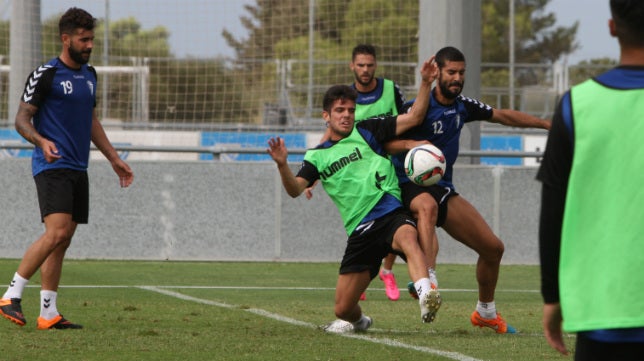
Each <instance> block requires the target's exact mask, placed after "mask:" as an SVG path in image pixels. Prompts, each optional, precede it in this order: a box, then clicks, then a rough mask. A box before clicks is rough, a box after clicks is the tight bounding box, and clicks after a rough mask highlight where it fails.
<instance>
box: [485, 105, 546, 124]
mask: <svg viewBox="0 0 644 361" xmlns="http://www.w3.org/2000/svg"><path fill="white" fill-rule="evenodd" d="M488 121H489V122H492V123H499V124H503V125H507V126H509V127H517V128H542V129H550V124H551V123H552V122H551V121H550V120H547V119H541V118H537V117H535V116H533V115H530V114H527V113H524V112H520V111H518V110H512V109H494V110H493V111H492V118H490V119H489V120H488Z"/></svg>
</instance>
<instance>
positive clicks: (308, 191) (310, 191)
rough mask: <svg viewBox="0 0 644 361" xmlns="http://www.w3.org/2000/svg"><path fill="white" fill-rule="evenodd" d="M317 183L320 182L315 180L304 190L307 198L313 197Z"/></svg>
mask: <svg viewBox="0 0 644 361" xmlns="http://www.w3.org/2000/svg"><path fill="white" fill-rule="evenodd" d="M316 184H318V181H315V182H314V183H313V184H312V185H311V186H310V187H308V188H306V189H305V190H304V196H305V197H306V199H311V198H313V188H315V185H316Z"/></svg>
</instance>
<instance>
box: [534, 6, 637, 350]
mask: <svg viewBox="0 0 644 361" xmlns="http://www.w3.org/2000/svg"><path fill="white" fill-rule="evenodd" d="M610 9H611V13H612V18H611V19H610V20H609V21H608V27H609V31H610V34H611V35H612V36H614V37H617V40H618V42H619V45H620V63H619V66H618V67H616V68H614V69H612V70H609V71H608V72H605V73H603V74H601V75H599V76H597V77H595V78H593V79H589V80H587V81H585V82H583V83H581V84H579V85H576V86H574V87H572V88H571V89H570V91H568V92H566V93H565V94H564V96H563V98H562V99H561V101H560V103H559V106H558V107H557V109H556V112H555V115H554V118H553V124H552V130H551V131H550V134H549V136H548V142H547V145H546V150H545V154H544V158H543V161H542V163H541V168H540V169H539V173H538V175H537V178H538V179H539V180H540V181H541V182H542V183H543V187H542V190H543V191H542V203H541V221H540V227H539V243H540V247H539V249H540V253H541V282H542V286H541V293H542V296H543V301H544V306H543V328H544V331H545V335H546V339H547V340H548V343H549V344H550V346H552V347H553V348H554V349H556V350H557V351H559V352H560V353H562V354H568V350H567V348H566V345H565V344H564V340H563V335H562V327H563V330H565V331H566V332H576V333H577V341H576V347H575V360H620V361H635V360H643V359H644V281H643V279H642V275H644V222H642V220H644V211H643V210H642V205H643V204H644V192H643V191H642V184H644V147H642V140H643V139H644V1H642V0H611V1H610Z"/></svg>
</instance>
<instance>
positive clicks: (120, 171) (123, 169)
mask: <svg viewBox="0 0 644 361" xmlns="http://www.w3.org/2000/svg"><path fill="white" fill-rule="evenodd" d="M112 169H114V171H115V172H116V174H117V175H118V176H119V184H120V186H121V188H126V187H129V186H130V184H132V182H133V181H134V173H133V172H132V169H130V166H129V165H127V163H125V162H124V161H123V160H122V159H121V158H118V159H117V160H116V161H114V162H112Z"/></svg>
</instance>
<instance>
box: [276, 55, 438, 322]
mask: <svg viewBox="0 0 644 361" xmlns="http://www.w3.org/2000/svg"><path fill="white" fill-rule="evenodd" d="M420 74H421V78H422V81H421V85H420V88H419V91H418V99H423V100H426V101H419V102H416V103H415V104H414V106H413V107H412V108H411V110H410V111H409V112H408V113H406V114H400V115H390V116H385V117H382V118H371V119H366V120H363V121H361V122H360V123H357V124H356V123H355V109H356V99H357V93H356V91H355V90H354V89H353V88H351V87H350V86H347V85H335V86H332V87H331V88H329V89H328V90H327V92H326V93H325V95H324V100H323V111H322V116H323V118H324V120H325V122H326V125H327V127H328V129H329V132H330V138H329V140H327V141H325V142H323V143H322V144H320V145H318V146H317V147H316V148H315V149H310V150H308V151H307V152H306V154H305V155H304V161H303V162H302V166H301V168H300V170H299V171H298V173H297V175H294V174H293V172H292V171H291V169H290V168H289V166H288V163H287V156H288V151H287V148H286V145H285V143H284V140H283V139H282V138H280V137H276V138H271V139H269V141H268V145H269V148H268V150H267V151H268V153H269V154H270V156H271V157H272V158H273V160H274V161H275V163H276V164H277V169H278V171H279V173H280V176H281V179H282V184H283V186H284V189H285V190H286V192H287V193H288V194H289V195H290V196H291V197H294V198H295V197H298V196H299V195H300V194H302V192H304V190H305V189H306V188H307V187H309V186H311V185H312V184H313V183H314V182H315V181H316V180H318V179H319V180H320V182H321V183H322V185H323V187H324V189H325V191H326V192H327V193H328V195H329V196H330V198H331V199H332V200H333V202H334V203H335V205H336V206H337V207H338V210H339V211H340V215H341V217H342V220H343V223H344V227H345V229H346V232H347V235H348V240H347V247H346V249H345V253H344V257H343V259H342V262H341V264H340V270H339V276H338V282H337V285H336V293H335V315H336V317H337V318H338V319H339V320H336V321H337V322H336V321H334V322H332V323H331V324H329V325H327V327H325V330H326V331H328V332H352V331H365V330H367V329H368V328H369V327H370V326H371V323H372V320H371V318H370V317H368V316H366V315H364V314H363V313H362V309H361V308H360V305H359V304H358V301H359V298H360V294H361V293H362V292H364V291H365V290H366V288H367V286H368V285H369V283H370V282H371V280H372V279H373V278H375V277H376V276H377V275H378V271H379V269H380V264H381V262H382V259H383V257H385V256H386V255H387V254H389V253H391V252H396V253H398V254H399V255H401V256H402V257H404V258H405V259H406V261H407V267H408V270H409V274H410V276H411V278H412V280H413V281H414V283H415V284H416V288H417V289H418V290H419V304H420V310H421V320H422V321H423V322H431V321H432V320H433V318H434V317H435V314H436V311H437V310H438V308H439V307H440V299H439V298H438V297H437V292H436V290H434V289H432V288H431V286H430V281H429V275H428V271H427V267H426V261H425V256H424V254H423V251H422V249H421V247H420V245H419V243H418V233H417V231H416V222H415V220H414V218H413V217H411V215H410V214H409V213H408V212H407V211H406V210H405V209H404V207H403V205H402V202H401V200H400V188H399V187H398V179H397V177H396V173H395V170H394V167H393V164H392V163H391V161H390V160H389V158H388V155H387V153H386V152H385V150H384V144H385V143H386V142H388V141H390V140H392V139H394V138H395V137H396V136H398V135H400V134H402V133H403V132H405V131H406V130H409V129H411V128H412V127H414V126H416V125H419V124H420V123H421V122H422V120H423V117H424V115H425V113H426V112H427V109H428V106H429V101H428V99H429V91H430V88H431V84H432V82H433V81H434V79H435V78H436V75H437V67H436V65H435V63H434V61H433V58H431V59H429V60H428V61H426V62H424V63H423V65H422V67H421V70H420ZM418 144H421V143H420V142H415V141H410V142H409V143H408V144H406V145H405V147H409V148H411V147H413V146H415V145H418Z"/></svg>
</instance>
